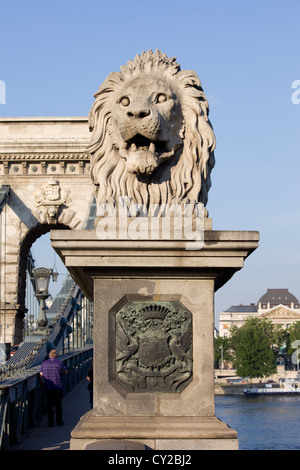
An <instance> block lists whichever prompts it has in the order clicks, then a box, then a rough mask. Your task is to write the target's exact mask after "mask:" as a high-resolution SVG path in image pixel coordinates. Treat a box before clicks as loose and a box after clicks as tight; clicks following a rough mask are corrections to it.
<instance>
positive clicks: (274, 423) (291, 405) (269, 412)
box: [215, 395, 300, 450]
mask: <svg viewBox="0 0 300 470" xmlns="http://www.w3.org/2000/svg"><path fill="white" fill-rule="evenodd" d="M215 408H216V411H215V414H216V416H217V417H218V418H219V419H221V420H222V421H224V422H225V423H226V424H227V425H228V426H230V427H231V428H233V429H235V430H236V431H237V433H238V439H239V449H240V450H299V449H300V396H298V397H283V396H281V397H274V396H273V397H248V398H247V397H245V396H243V395H236V396H235V395H228V396H216V397H215Z"/></svg>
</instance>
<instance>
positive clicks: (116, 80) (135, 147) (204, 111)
mask: <svg viewBox="0 0 300 470" xmlns="http://www.w3.org/2000/svg"><path fill="white" fill-rule="evenodd" d="M94 96H95V102H94V104H93V106H92V108H91V110H90V113H89V126H90V131H92V137H91V141H90V144H89V146H88V151H89V152H90V154H91V171H90V175H91V179H92V182H93V183H94V185H95V195H96V199H97V204H98V205H99V204H104V203H106V202H107V201H111V200H116V199H117V198H118V197H124V196H126V197H127V198H128V199H129V200H131V201H134V202H135V203H138V204H143V205H145V206H146V207H147V208H148V207H149V206H150V205H151V204H158V205H164V204H165V205H167V206H169V205H170V204H172V203H173V202H175V201H176V202H177V203H178V201H179V202H185V201H188V202H193V203H198V202H201V203H203V205H204V206H205V205H206V203H207V195H208V191H209V188H210V186H211V181H210V173H211V170H212V168H213V166H214V148H215V136H214V132H213V129H212V126H211V124H210V121H209V119H208V102H207V100H206V97H205V95H204V92H203V89H202V86H201V82H200V80H199V78H198V76H197V74H196V73H195V72H193V71H187V70H181V68H180V65H179V64H178V63H177V62H176V58H168V57H167V56H166V54H162V52H160V51H155V52H154V53H153V52H152V51H148V52H143V53H142V54H141V55H137V56H136V57H135V59H134V60H133V61H129V62H128V63H127V65H126V66H123V67H121V72H113V73H111V74H110V75H109V76H108V77H107V79H106V80H105V81H104V83H103V84H102V85H101V86H100V88H99V90H98V92H97V93H96V94H95V95H94Z"/></svg>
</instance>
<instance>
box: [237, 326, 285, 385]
mask: <svg viewBox="0 0 300 470" xmlns="http://www.w3.org/2000/svg"><path fill="white" fill-rule="evenodd" d="M230 332H231V347H232V349H233V350H234V353H235V357H234V363H233V364H234V367H235V368H236V371H237V374H238V375H239V376H241V377H249V378H254V377H264V376H268V375H270V374H273V373H274V372H276V356H275V352H274V351H273V349H272V345H273V344H274V340H275V337H274V330H273V327H272V324H271V322H267V321H266V320H261V319H259V318H248V319H247V320H246V321H245V323H244V325H243V326H241V327H240V328H232V329H231V330H230Z"/></svg>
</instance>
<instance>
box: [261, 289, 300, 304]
mask: <svg viewBox="0 0 300 470" xmlns="http://www.w3.org/2000/svg"><path fill="white" fill-rule="evenodd" d="M268 302H270V303H271V304H277V305H279V304H283V305H286V304H291V303H292V302H294V303H299V300H298V299H297V298H296V297H295V296H294V295H293V294H291V293H290V292H289V290H288V289H268V290H267V292H266V293H265V294H264V295H263V296H261V298H260V299H259V301H258V303H264V304H266V303H268Z"/></svg>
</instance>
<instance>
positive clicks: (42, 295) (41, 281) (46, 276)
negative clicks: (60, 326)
mask: <svg viewBox="0 0 300 470" xmlns="http://www.w3.org/2000/svg"><path fill="white" fill-rule="evenodd" d="M51 274H52V269H47V268H37V269H33V275H34V280H35V296H36V298H37V300H38V302H39V307H40V309H39V317H38V322H37V323H38V326H39V327H40V328H45V327H46V326H47V316H46V303H45V300H46V299H47V297H48V296H49V292H48V288H49V281H50V276H51Z"/></svg>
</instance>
